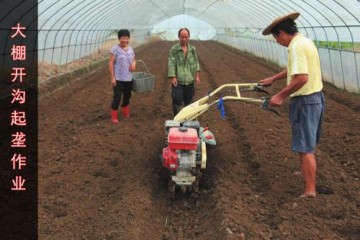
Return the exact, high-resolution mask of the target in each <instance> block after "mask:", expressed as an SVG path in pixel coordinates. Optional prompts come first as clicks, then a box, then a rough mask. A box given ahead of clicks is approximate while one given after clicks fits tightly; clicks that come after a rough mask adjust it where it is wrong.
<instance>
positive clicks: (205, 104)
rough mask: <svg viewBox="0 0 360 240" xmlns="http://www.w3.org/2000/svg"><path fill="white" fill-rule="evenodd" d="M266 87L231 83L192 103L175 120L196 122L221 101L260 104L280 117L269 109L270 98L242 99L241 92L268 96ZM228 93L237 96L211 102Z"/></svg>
mask: <svg viewBox="0 0 360 240" xmlns="http://www.w3.org/2000/svg"><path fill="white" fill-rule="evenodd" d="M263 87H264V86H262V85H259V84H258V83H231V84H224V85H221V86H220V87H218V88H217V89H215V90H214V91H212V92H210V93H208V95H206V96H205V97H203V98H200V99H199V100H197V101H195V102H193V103H191V104H190V105H188V106H186V107H184V108H183V109H182V110H181V111H180V112H179V113H178V114H177V115H176V116H175V118H174V120H177V121H180V122H184V121H188V120H194V119H195V118H197V117H198V116H200V115H201V114H203V113H204V112H206V111H207V110H208V109H209V108H210V107H211V106H213V105H215V104H217V103H218V102H219V101H244V102H249V103H255V104H256V103H260V107H261V108H262V109H265V110H268V111H272V112H274V113H276V114H277V115H278V116H280V115H279V113H278V112H277V111H276V110H274V109H272V108H270V107H269V102H270V98H269V97H261V98H250V97H242V96H241V92H263V93H266V94H268V92H266V91H265V90H263V89H262V88H263ZM226 90H227V92H235V93H236V95H235V96H224V97H222V98H220V99H217V100H214V101H212V102H209V100H210V98H213V97H214V96H215V95H216V94H218V93H221V92H224V91H226Z"/></svg>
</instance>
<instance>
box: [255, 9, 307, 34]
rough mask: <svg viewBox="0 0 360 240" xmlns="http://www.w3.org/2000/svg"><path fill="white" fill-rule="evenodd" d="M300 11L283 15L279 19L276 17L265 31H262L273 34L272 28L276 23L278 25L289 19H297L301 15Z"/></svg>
mask: <svg viewBox="0 0 360 240" xmlns="http://www.w3.org/2000/svg"><path fill="white" fill-rule="evenodd" d="M299 15H300V13H298V12H293V13H289V14H286V15H285V16H282V17H278V18H277V19H275V20H274V21H273V22H272V23H270V25H269V26H267V27H266V28H265V29H264V31H263V32H262V34H263V35H269V34H271V29H273V28H274V27H275V26H276V25H278V24H279V23H281V22H283V21H285V20H288V19H292V20H295V19H297V18H298V17H299Z"/></svg>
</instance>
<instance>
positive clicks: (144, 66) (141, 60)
mask: <svg viewBox="0 0 360 240" xmlns="http://www.w3.org/2000/svg"><path fill="white" fill-rule="evenodd" d="M136 62H141V63H142V64H143V65H144V67H145V69H146V71H147V72H148V73H149V74H150V75H152V74H151V73H150V71H149V69H148V68H147V66H146V64H145V62H144V61H143V60H141V59H139V60H136Z"/></svg>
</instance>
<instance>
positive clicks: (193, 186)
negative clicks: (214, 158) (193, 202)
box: [162, 120, 215, 195]
mask: <svg viewBox="0 0 360 240" xmlns="http://www.w3.org/2000/svg"><path fill="white" fill-rule="evenodd" d="M165 136H166V137H165V144H166V147H165V148H164V149H163V152H162V165H163V167H165V168H167V169H169V170H170V175H171V176H170V184H169V191H170V192H172V193H175V190H176V186H179V187H180V189H181V190H182V191H183V192H187V191H189V192H192V193H194V195H196V194H197V193H198V189H199V179H200V177H201V175H202V174H201V169H205V168H206V143H208V144H212V145H215V139H214V136H213V135H212V133H211V132H210V131H209V130H207V129H204V128H202V127H200V124H199V122H198V121H186V122H184V123H180V122H178V121H175V120H168V121H166V123H165Z"/></svg>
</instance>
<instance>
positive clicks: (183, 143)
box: [168, 127, 199, 150]
mask: <svg viewBox="0 0 360 240" xmlns="http://www.w3.org/2000/svg"><path fill="white" fill-rule="evenodd" d="M168 143H169V147H170V148H171V149H179V150H196V149H197V145H198V143H199V137H198V134H197V131H196V129H194V128H176V127H174V128H170V130H169V134H168Z"/></svg>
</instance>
